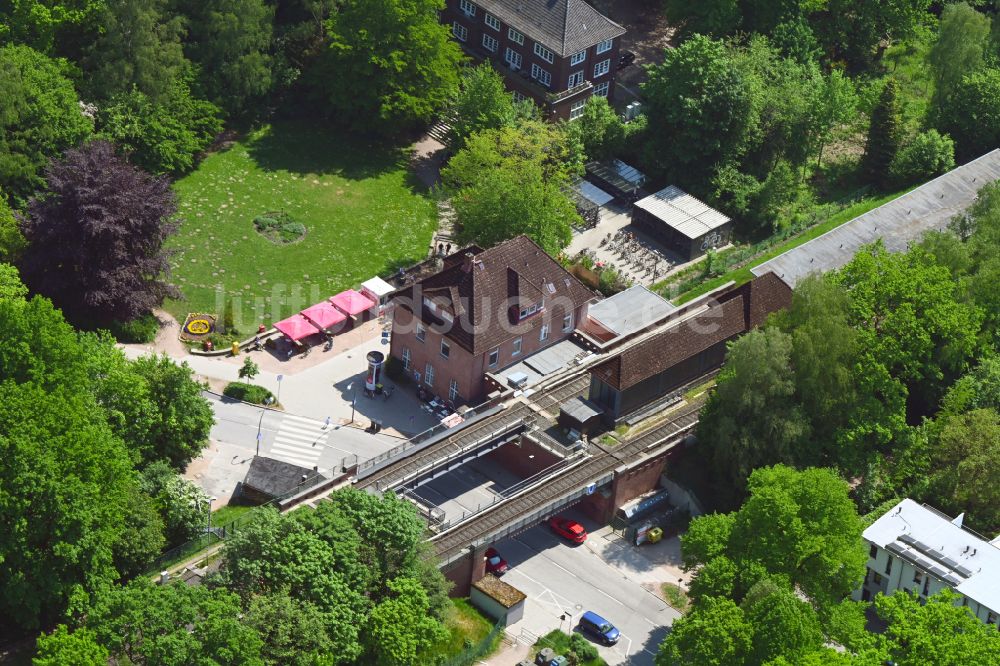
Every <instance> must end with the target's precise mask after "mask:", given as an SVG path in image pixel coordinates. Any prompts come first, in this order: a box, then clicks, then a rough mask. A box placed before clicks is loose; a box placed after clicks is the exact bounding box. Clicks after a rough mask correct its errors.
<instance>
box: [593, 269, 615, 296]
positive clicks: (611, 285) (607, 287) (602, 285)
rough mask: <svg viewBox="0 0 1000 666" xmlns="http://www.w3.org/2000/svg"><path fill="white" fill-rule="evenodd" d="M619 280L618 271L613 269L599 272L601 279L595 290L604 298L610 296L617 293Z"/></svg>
mask: <svg viewBox="0 0 1000 666" xmlns="http://www.w3.org/2000/svg"><path fill="white" fill-rule="evenodd" d="M619 278H620V276H619V275H618V271H616V270H615V269H613V268H605V269H604V270H603V271H601V278H600V282H599V283H598V285H597V288H598V289H599V290H600V292H601V293H602V294H604V295H605V296H611V295H612V294H614V293H615V292H617V291H619V286H620V285H619Z"/></svg>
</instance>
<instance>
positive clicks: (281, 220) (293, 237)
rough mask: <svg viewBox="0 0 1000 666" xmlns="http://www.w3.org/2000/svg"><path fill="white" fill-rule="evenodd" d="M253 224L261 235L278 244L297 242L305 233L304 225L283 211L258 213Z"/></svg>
mask: <svg viewBox="0 0 1000 666" xmlns="http://www.w3.org/2000/svg"><path fill="white" fill-rule="evenodd" d="M253 226H254V228H255V229H256V230H257V233H259V234H260V235H261V236H263V237H264V238H266V239H268V240H269V241H271V242H272V243H277V244H279V245H286V244H288V243H295V242H298V241H300V240H302V238H304V237H305V235H306V225H304V224H302V223H301V222H299V221H298V220H296V219H295V218H293V217H292V216H291V215H289V214H288V213H286V212H284V211H280V212H278V211H272V212H270V213H264V214H263V215H258V216H257V217H255V218H254V220H253Z"/></svg>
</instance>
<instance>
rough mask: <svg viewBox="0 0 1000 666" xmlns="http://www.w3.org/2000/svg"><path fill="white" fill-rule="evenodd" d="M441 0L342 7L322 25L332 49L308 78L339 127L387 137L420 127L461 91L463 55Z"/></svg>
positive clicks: (364, 0) (353, 1) (366, 0)
mask: <svg viewBox="0 0 1000 666" xmlns="http://www.w3.org/2000/svg"><path fill="white" fill-rule="evenodd" d="M440 9H441V3H440V1H439V0H390V1H385V0H347V1H346V2H344V3H342V4H341V5H340V6H339V7H338V11H337V12H336V13H334V14H332V15H331V16H330V18H329V19H327V22H326V28H327V33H328V34H329V40H330V44H329V48H328V50H327V51H326V52H325V53H324V54H323V56H322V57H321V59H320V61H319V62H318V63H317V66H316V67H314V68H313V71H312V73H311V74H312V85H313V86H314V88H315V90H316V91H317V93H319V94H320V95H321V99H320V100H319V102H320V104H321V105H322V107H323V108H324V109H325V110H327V111H328V112H329V113H330V115H331V116H332V117H334V118H336V119H337V120H338V121H340V122H343V123H345V124H348V125H350V126H352V127H356V128H360V129H365V130H378V131H382V132H388V131H392V132H393V133H398V132H399V130H400V128H407V127H413V126H415V125H417V124H419V123H425V122H428V121H430V120H431V118H433V116H434V114H435V113H436V112H438V111H439V110H440V109H442V108H444V107H445V106H446V105H447V103H448V101H449V100H450V99H452V97H453V95H454V93H455V90H456V89H457V88H458V76H459V64H460V63H461V62H462V60H463V56H462V52H461V49H460V48H459V46H458V44H456V43H455V41H454V40H453V39H452V38H451V36H450V34H449V32H450V27H449V26H446V25H443V24H442V23H441V21H440V18H439V17H438V11H439V10H440Z"/></svg>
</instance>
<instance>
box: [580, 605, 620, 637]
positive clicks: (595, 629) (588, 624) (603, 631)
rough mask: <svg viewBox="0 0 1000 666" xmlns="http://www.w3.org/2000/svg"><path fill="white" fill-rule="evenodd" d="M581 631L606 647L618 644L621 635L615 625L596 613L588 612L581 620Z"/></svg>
mask: <svg viewBox="0 0 1000 666" xmlns="http://www.w3.org/2000/svg"><path fill="white" fill-rule="evenodd" d="M580 629H581V630H583V631H584V632H586V633H588V634H590V635H591V636H593V637H594V638H596V639H598V640H599V641H601V642H603V643H604V644H605V645H614V644H615V643H617V642H618V638H619V636H620V633H619V631H618V629H616V628H615V625H613V624H611V623H610V622H608V621H607V620H605V619H604V618H603V617H601V616H600V615H598V614H597V613H595V612H594V611H587V612H586V613H584V614H583V616H582V617H581V618H580Z"/></svg>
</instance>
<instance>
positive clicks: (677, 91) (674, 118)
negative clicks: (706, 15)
mask: <svg viewBox="0 0 1000 666" xmlns="http://www.w3.org/2000/svg"><path fill="white" fill-rule="evenodd" d="M642 92H643V96H644V98H645V101H646V108H645V112H646V116H647V117H648V119H649V126H648V134H649V136H648V139H647V142H646V147H647V151H648V152H647V155H648V158H649V161H650V163H651V164H653V165H655V166H656V167H657V169H658V170H660V171H662V172H664V173H665V174H666V175H667V176H669V177H670V178H671V179H673V180H675V181H677V182H678V183H681V184H685V183H693V182H697V181H698V179H700V178H702V177H704V175H705V174H707V173H708V172H709V170H710V169H711V168H712V167H713V166H714V165H716V164H717V163H724V162H727V161H729V160H732V159H734V158H735V157H737V156H738V155H739V154H740V153H741V151H742V150H743V148H744V147H745V144H746V142H747V139H748V135H749V133H750V132H751V129H752V128H753V126H754V125H755V124H756V122H757V120H756V114H755V108H754V94H755V93H754V89H753V83H752V81H751V80H749V79H748V77H747V76H746V74H745V73H744V72H743V71H742V70H741V69H740V68H738V67H736V66H735V61H734V58H733V57H732V55H731V54H730V53H729V52H728V51H727V49H726V46H725V45H724V44H723V43H722V42H719V41H714V40H712V39H710V38H708V37H704V36H702V35H695V36H693V37H692V38H691V39H689V40H688V41H686V42H684V43H683V44H681V45H680V46H678V47H677V48H675V49H668V50H667V51H666V53H665V55H664V60H663V63H662V64H659V65H653V66H651V67H650V68H649V80H648V81H646V83H644V84H643V85H642Z"/></svg>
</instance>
